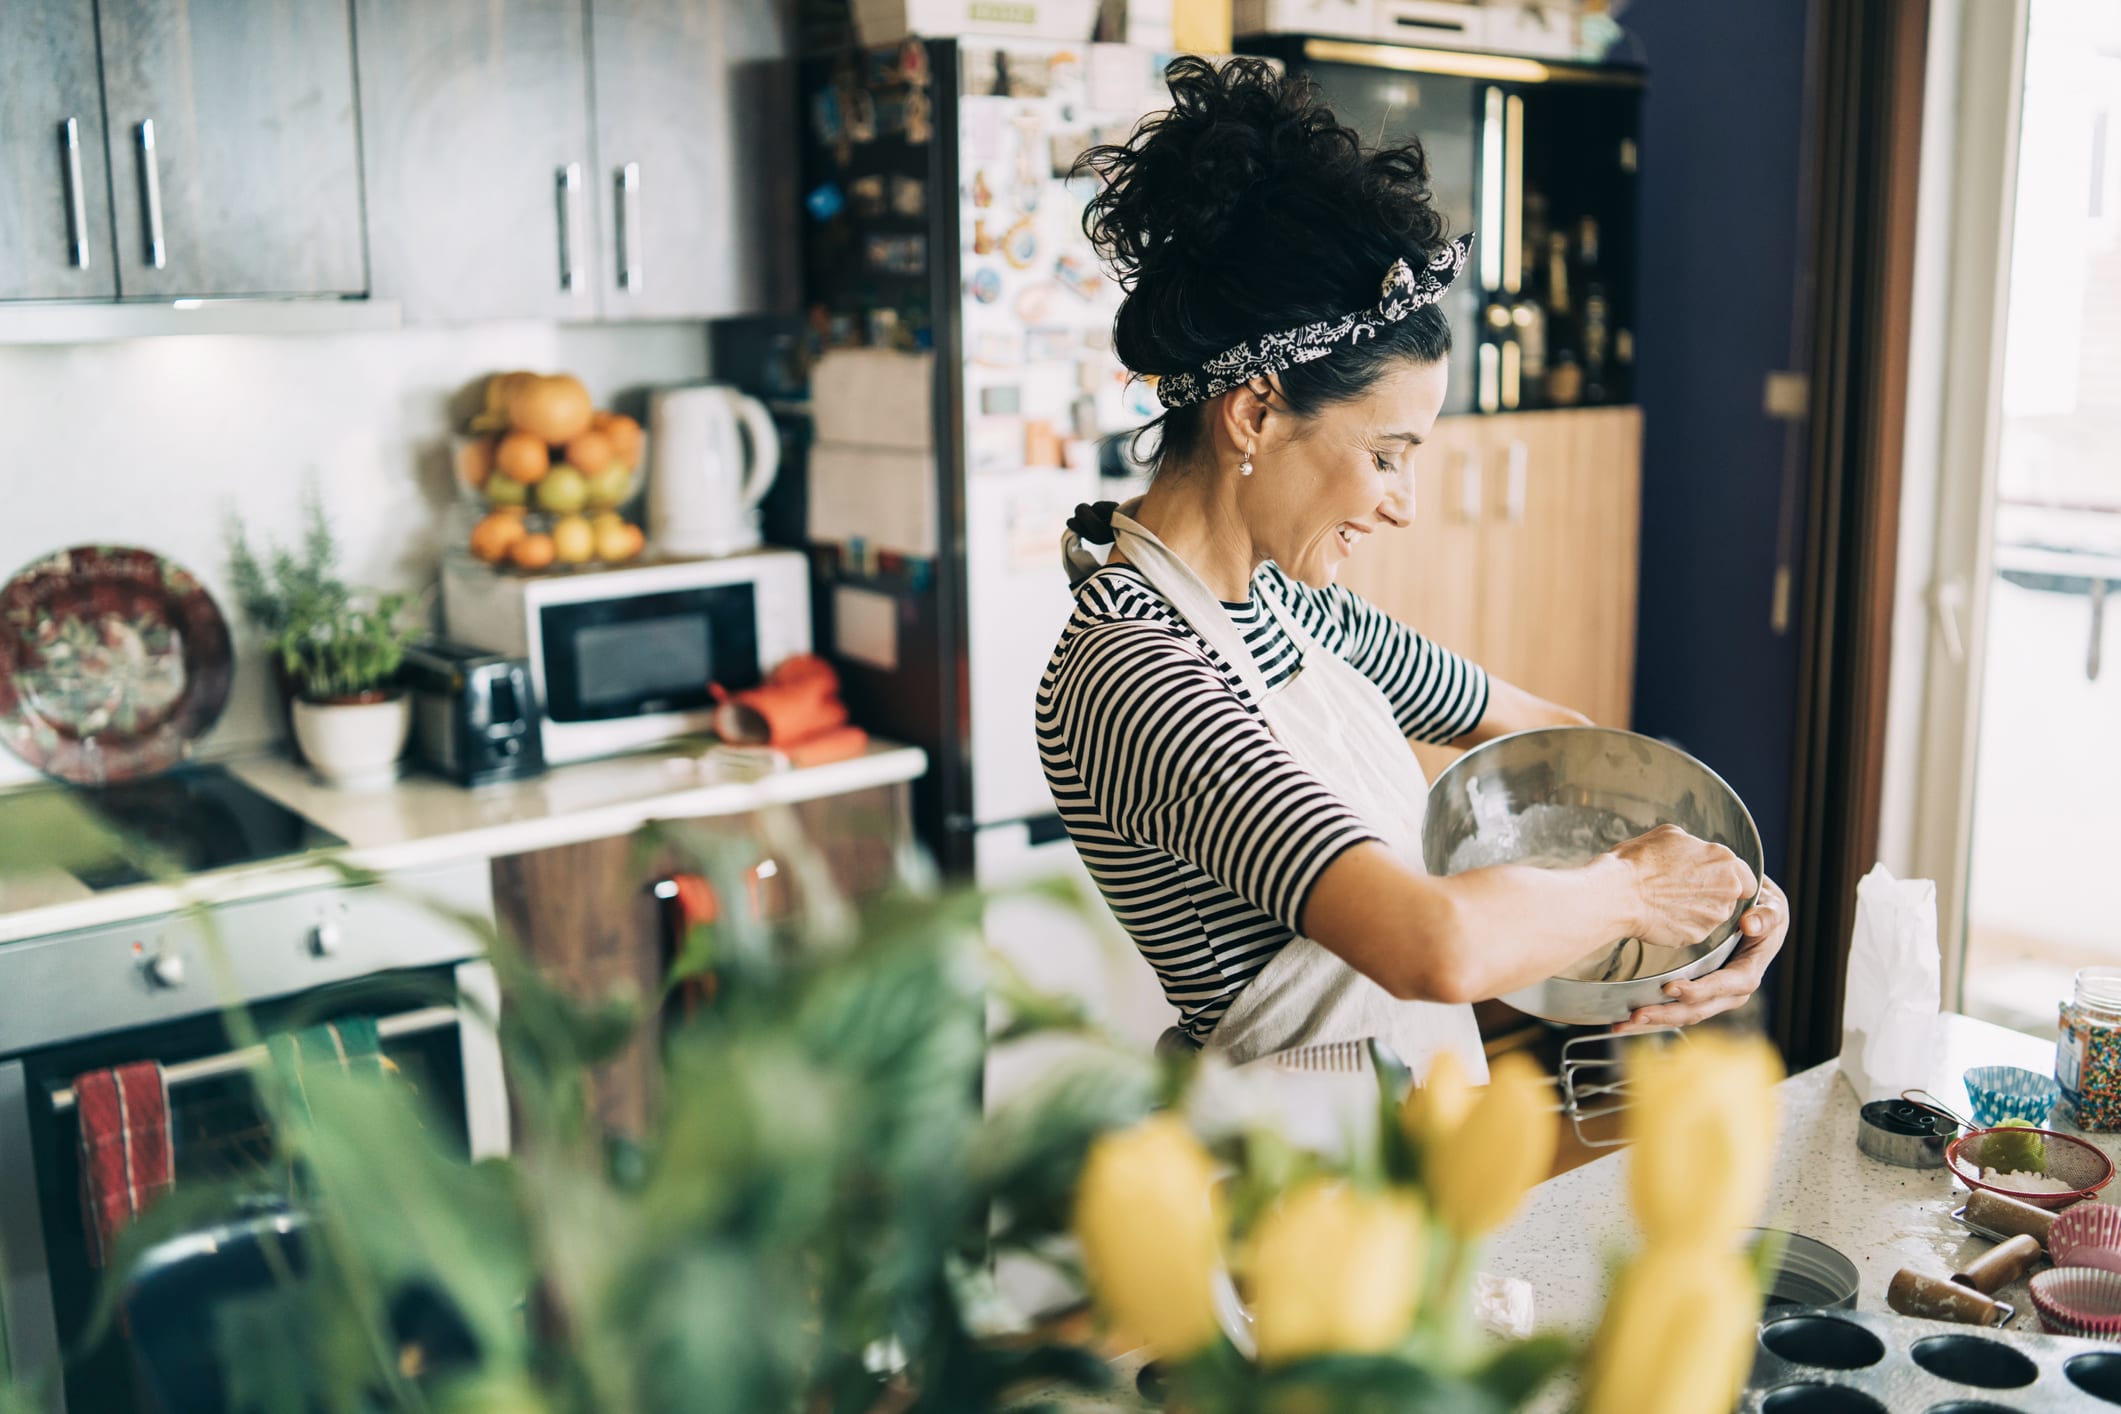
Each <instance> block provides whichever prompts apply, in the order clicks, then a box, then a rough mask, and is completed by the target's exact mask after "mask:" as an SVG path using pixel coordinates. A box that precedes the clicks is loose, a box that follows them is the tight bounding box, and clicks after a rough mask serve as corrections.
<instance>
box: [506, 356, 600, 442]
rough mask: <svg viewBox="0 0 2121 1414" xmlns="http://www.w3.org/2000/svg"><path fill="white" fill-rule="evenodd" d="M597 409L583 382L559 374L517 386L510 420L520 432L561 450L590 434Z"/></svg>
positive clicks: (511, 405)
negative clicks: (564, 446) (567, 443)
mask: <svg viewBox="0 0 2121 1414" xmlns="http://www.w3.org/2000/svg"><path fill="white" fill-rule="evenodd" d="M593 408H594V404H592V403H591V402H590V401H589V390H588V389H587V388H585V387H583V386H582V380H581V379H579V378H574V377H570V376H569V375H567V374H565V373H555V374H553V375H552V376H551V377H550V378H533V379H531V380H530V381H529V382H526V383H519V384H517V385H516V386H515V388H514V389H513V390H512V391H511V392H510V394H509V397H508V420H509V422H510V423H511V424H513V425H514V426H515V427H516V429H517V430H518V431H522V432H529V433H532V434H534V435H535V436H536V437H537V439H538V440H539V441H540V442H543V443H544V444H545V445H546V446H548V447H557V446H559V445H560V444H561V443H563V442H567V441H571V440H573V439H574V438H576V437H579V436H581V435H582V434H583V433H584V432H587V431H588V430H589V419H590V417H591V415H592V411H593Z"/></svg>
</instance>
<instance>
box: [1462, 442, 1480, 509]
mask: <svg viewBox="0 0 2121 1414" xmlns="http://www.w3.org/2000/svg"><path fill="white" fill-rule="evenodd" d="M1458 518H1459V519H1460V520H1462V521H1464V522H1465V523H1466V524H1467V525H1478V524H1479V523H1480V453H1478V452H1467V453H1466V460H1465V465H1464V466H1463V467H1462V468H1460V470H1459V476H1458Z"/></svg>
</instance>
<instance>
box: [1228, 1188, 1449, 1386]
mask: <svg viewBox="0 0 2121 1414" xmlns="http://www.w3.org/2000/svg"><path fill="white" fill-rule="evenodd" d="M1424 1236H1425V1234H1424V1232H1423V1223H1422V1217H1421V1205H1420V1204H1419V1203H1418V1202H1416V1201H1415V1199H1414V1197H1413V1195H1412V1194H1410V1193H1406V1192H1404V1191H1387V1192H1381V1193H1365V1192H1361V1191H1359V1190H1357V1189H1354V1188H1351V1187H1349V1186H1348V1185H1347V1184H1345V1183H1339V1182H1335V1181H1332V1180H1329V1179H1312V1180H1310V1181H1309V1182H1307V1183H1304V1184H1302V1185H1301V1186H1299V1187H1298V1188H1297V1189H1296V1190H1295V1191H1293V1192H1292V1193H1290V1194H1289V1195H1288V1196H1287V1197H1285V1198H1284V1199H1282V1201H1281V1202H1280V1203H1278V1204H1277V1205H1276V1206H1274V1207H1273V1208H1271V1209H1269V1210H1268V1212H1267V1214H1266V1216H1265V1217H1263V1218H1262V1219H1261V1220H1260V1224H1259V1228H1258V1230H1257V1231H1256V1232H1255V1233H1254V1234H1253V1236H1252V1242H1251V1250H1250V1254H1249V1256H1250V1260H1249V1261H1248V1263H1247V1266H1246V1270H1247V1272H1248V1273H1249V1275H1250V1277H1251V1284H1252V1293H1253V1295H1252V1330H1253V1334H1254V1335H1255V1336H1256V1337H1257V1338H1258V1341H1259V1358H1260V1361H1261V1363H1263V1364H1268V1365H1278V1364H1282V1363H1284V1362H1286V1361H1290V1360H1300V1359H1302V1358H1303V1357H1305V1356H1307V1355H1325V1354H1332V1353H1341V1352H1350V1351H1361V1352H1374V1351H1380V1350H1386V1349H1389V1348H1390V1347H1392V1346H1393V1345H1396V1344H1397V1343H1398V1342H1399V1341H1400V1339H1401V1338H1402V1337H1404V1336H1405V1335H1406V1333H1407V1330H1408V1328H1409V1327H1410V1326H1411V1325H1412V1324H1413V1322H1414V1310H1415V1307H1416V1304H1417V1303H1418V1302H1419V1301H1420V1300H1421V1277H1422V1262H1423V1257H1424Z"/></svg>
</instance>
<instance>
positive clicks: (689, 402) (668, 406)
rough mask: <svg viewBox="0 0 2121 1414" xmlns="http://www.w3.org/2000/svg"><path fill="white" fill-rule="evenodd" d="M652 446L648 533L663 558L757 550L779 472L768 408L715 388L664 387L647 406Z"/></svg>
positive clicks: (777, 435) (775, 434)
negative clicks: (762, 516) (763, 504)
mask: <svg viewBox="0 0 2121 1414" xmlns="http://www.w3.org/2000/svg"><path fill="white" fill-rule="evenodd" d="M747 444H748V445H747ZM648 446H649V453H650V458H651V460H652V461H653V463H654V465H653V467H652V468H651V474H650V477H649V482H648V534H649V536H650V538H651V539H652V540H653V541H654V544H655V548H656V552H657V553H658V554H662V555H670V556H677V557H680V558H683V557H687V556H699V555H736V554H741V553H743V552H744V551H746V550H756V549H757V548H758V546H759V512H758V506H759V502H760V501H761V500H763V499H765V496H766V492H767V491H768V490H770V489H771V488H772V486H773V478H774V475H775V473H777V472H778V471H779V470H780V467H781V438H780V433H779V432H778V431H776V430H775V428H774V425H773V415H772V414H771V413H769V412H767V411H766V405H765V404H764V403H761V402H760V401H759V400H758V399H757V398H751V397H746V396H745V395H744V394H742V393H739V392H738V391H737V390H736V389H734V388H729V387H724V386H722V385H721V384H716V383H710V384H707V385H706V386H704V387H695V388H665V389H664V390H663V391H661V392H659V393H657V394H655V395H654V396H653V397H652V398H650V399H649V403H648Z"/></svg>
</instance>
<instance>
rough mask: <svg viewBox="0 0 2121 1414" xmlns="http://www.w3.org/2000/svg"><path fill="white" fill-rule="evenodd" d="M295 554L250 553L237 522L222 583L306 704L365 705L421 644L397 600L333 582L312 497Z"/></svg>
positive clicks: (272, 549)
mask: <svg viewBox="0 0 2121 1414" xmlns="http://www.w3.org/2000/svg"><path fill="white" fill-rule="evenodd" d="M305 515H306V517H307V524H306V526H305V528H304V530H303V534H302V543H301V545H300V547H299V548H298V549H288V548H286V547H285V546H281V545H271V546H268V547H267V548H266V551H265V553H264V554H263V555H262V556H261V555H260V554H259V553H258V552H257V551H255V550H253V549H252V548H251V545H250V540H249V537H248V536H247V535H246V534H245V532H244V529H243V526H242V524H241V522H240V521H238V522H237V523H236V524H235V525H233V526H232V527H231V529H230V532H229V556H228V560H229V578H230V580H231V581H232V583H233V584H234V587H235V591H236V602H237V603H238V605H240V606H241V608H242V610H243V615H244V617H245V618H247V619H249V620H250V622H251V623H252V624H254V625H256V626H257V628H258V629H259V630H260V631H261V632H263V633H264V634H265V636H266V639H267V641H268V642H269V643H270V645H271V648H272V653H273V657H274V660H275V661H276V662H277V663H278V664H279V666H280V668H281V669H282V670H283V671H284V672H285V673H286V674H287V678H288V681H289V682H290V683H292V684H293V686H294V688H295V690H296V691H297V692H299V693H300V694H301V695H302V696H303V697H305V698H307V699H308V700H309V701H311V702H331V701H335V700H339V699H343V698H350V697H364V696H367V695H368V694H370V693H373V692H376V691H378V690H380V689H382V688H383V687H385V686H387V685H388V684H389V682H390V681H391V679H392V678H394V677H395V676H396V675H397V671H398V668H399V665H400V664H402V663H403V662H404V660H405V648H406V645H408V644H410V643H411V642H412V641H413V640H414V639H415V638H418V637H419V636H420V629H419V627H418V625H416V624H413V623H411V622H409V620H408V616H407V614H406V600H405V596H404V595H402V594H374V593H369V592H366V591H361V590H356V589H354V588H351V587H350V586H348V585H347V584H346V583H345V581H343V580H341V579H340V578H339V575H338V559H339V548H338V543H337V541H336V540H335V539H334V537H333V536H332V533H331V525H330V523H329V522H328V521H326V520H325V518H324V507H323V503H322V502H321V501H320V500H319V499H318V498H317V496H316V495H315V494H314V493H312V494H311V496H310V497H309V499H308V502H307V505H306V508H305Z"/></svg>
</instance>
